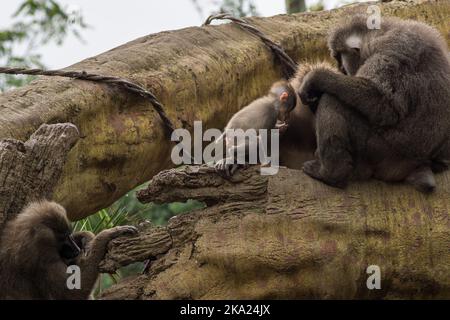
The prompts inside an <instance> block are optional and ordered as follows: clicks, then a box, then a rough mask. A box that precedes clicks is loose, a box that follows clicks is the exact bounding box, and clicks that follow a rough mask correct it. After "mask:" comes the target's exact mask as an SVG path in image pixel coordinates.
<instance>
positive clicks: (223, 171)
mask: <svg viewBox="0 0 450 320" xmlns="http://www.w3.org/2000/svg"><path fill="white" fill-rule="evenodd" d="M214 168H215V169H216V172H217V173H218V174H219V175H221V176H222V177H225V178H230V177H231V176H232V175H233V174H234V173H235V172H236V171H237V169H238V168H239V165H238V164H234V163H227V159H222V160H219V161H218V162H217V163H216V164H215V165H214Z"/></svg>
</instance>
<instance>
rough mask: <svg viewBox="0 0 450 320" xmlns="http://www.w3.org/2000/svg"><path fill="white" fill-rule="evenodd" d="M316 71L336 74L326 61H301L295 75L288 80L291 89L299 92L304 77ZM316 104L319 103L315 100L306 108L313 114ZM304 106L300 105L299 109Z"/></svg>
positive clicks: (334, 69)
mask: <svg viewBox="0 0 450 320" xmlns="http://www.w3.org/2000/svg"><path fill="white" fill-rule="evenodd" d="M317 69H327V70H330V71H332V72H338V70H337V69H336V68H335V67H333V66H332V65H331V64H330V63H329V62H326V61H320V62H308V61H302V62H300V63H299V66H298V68H297V72H296V73H295V76H294V77H293V78H292V79H291V80H290V81H291V85H292V87H293V88H296V89H297V90H299V89H300V88H301V85H302V83H303V80H304V79H305V77H306V75H307V74H308V73H310V72H311V71H314V70H317ZM297 95H298V92H297ZM299 100H300V99H299ZM318 103H319V100H317V101H316V102H315V103H310V104H308V107H309V108H310V110H311V111H312V112H313V113H315V111H316V109H317V105H318ZM305 106H306V105H305V104H303V103H301V105H300V108H302V107H305Z"/></svg>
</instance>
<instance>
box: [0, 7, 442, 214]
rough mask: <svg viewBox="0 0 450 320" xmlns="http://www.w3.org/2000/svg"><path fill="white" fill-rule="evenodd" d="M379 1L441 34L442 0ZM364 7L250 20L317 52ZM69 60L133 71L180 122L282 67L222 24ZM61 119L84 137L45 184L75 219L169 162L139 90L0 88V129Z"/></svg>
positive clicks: (221, 108) (301, 51)
mask: <svg viewBox="0 0 450 320" xmlns="http://www.w3.org/2000/svg"><path fill="white" fill-rule="evenodd" d="M381 6H382V9H383V13H384V14H386V15H396V16H399V17H405V18H414V19H418V20H423V21H426V22H428V23H430V24H432V25H434V26H436V27H437V28H438V29H439V30H440V31H441V32H442V34H444V35H446V36H447V39H450V38H449V37H448V35H449V30H450V26H449V24H448V17H449V15H450V3H449V1H448V0H437V1H408V2H399V1H394V2H390V3H386V4H381ZM366 8H367V4H357V5H352V6H347V7H344V8H342V9H337V10H332V11H325V12H314V13H304V14H296V15H290V16H288V15H279V16H275V17H271V18H251V19H249V21H250V22H251V23H253V24H255V26H257V27H258V28H259V29H261V30H262V31H263V32H264V33H266V34H267V35H268V36H269V37H270V38H271V39H273V40H275V41H277V42H279V43H280V44H281V45H282V46H283V47H284V48H285V49H286V51H287V52H288V54H289V55H291V56H292V57H293V58H294V59H300V58H301V59H308V58H311V59H322V58H325V57H328V50H327V49H326V46H325V36H326V34H327V32H328V30H329V28H330V27H331V26H333V25H335V24H336V23H337V21H338V20H339V19H342V18H345V17H346V16H347V15H348V14H351V13H354V12H365V11H366ZM68 69H70V70H77V71H80V70H86V71H88V72H92V73H99V74H104V75H114V76H120V77H123V78H127V79H130V80H132V81H136V82H137V83H140V84H142V85H143V86H145V87H146V88H148V89H149V90H151V91H152V92H154V93H155V94H156V96H157V97H158V98H159V99H160V100H161V101H162V102H163V103H164V104H165V106H166V109H167V112H168V115H169V116H170V118H171V119H173V121H174V122H175V125H176V126H177V127H181V126H184V127H187V128H190V127H191V125H192V123H193V121H194V120H202V121H203V124H204V126H205V127H216V128H221V127H222V126H223V125H224V124H225V121H226V119H228V118H229V117H230V116H231V114H232V113H234V112H235V111H236V110H237V109H238V108H240V107H242V106H243V105H245V104H247V103H248V102H249V101H251V100H252V99H254V98H256V97H257V96H259V95H261V94H262V93H263V92H265V91H266V90H267V88H268V87H269V86H270V83H271V82H273V81H274V80H277V79H278V78H279V77H280V75H281V73H280V70H279V66H276V65H275V64H274V63H273V57H272V55H271V53H270V51H269V50H268V49H267V48H266V47H264V45H263V44H262V43H261V41H260V40H259V39H257V38H255V37H254V36H252V35H250V34H248V33H247V32H245V31H243V30H241V29H240V28H239V27H237V26H235V25H231V24H226V25H220V26H208V27H192V28H186V29H182V30H177V31H169V32H161V33H158V34H153V35H149V36H146V37H143V38H140V39H137V40H135V41H132V42H130V43H128V44H126V45H123V46H121V47H118V48H116V49H113V50H111V51H108V52H106V53H103V54H101V55H99V56H97V57H93V58H90V59H87V60H85V61H82V62H80V63H77V64H75V65H73V66H71V67H69V68H68ZM61 122H71V123H74V124H75V125H76V126H77V127H78V128H79V130H80V133H81V136H82V137H83V139H80V141H79V142H78V143H77V144H76V146H75V147H74V148H73V149H72V150H71V151H70V152H69V155H68V160H67V163H66V165H65V166H64V169H63V173H62V176H61V179H60V181H59V182H58V184H57V185H56V190H55V193H54V199H55V200H57V201H59V202H61V203H62V204H63V205H64V206H66V208H67V209H68V211H69V212H70V214H71V216H72V218H74V219H76V218H82V217H85V216H87V215H89V214H91V213H93V212H95V211H96V210H97V209H100V208H104V207H106V206H108V205H109V204H111V203H112V202H113V201H114V200H116V199H117V198H119V197H120V196H122V195H123V194H124V193H126V192H128V191H129V190H131V189H132V188H133V187H135V186H137V185H139V184H141V183H143V182H145V181H147V180H149V179H150V178H151V177H152V176H153V175H154V174H155V173H157V172H159V171H161V170H162V169H164V168H167V167H169V166H170V160H169V155H170V150H171V144H170V143H168V142H167V141H165V140H164V138H163V135H162V132H161V128H160V125H159V122H158V118H157V116H156V114H155V112H154V111H153V109H152V107H151V106H150V105H149V104H148V103H147V102H145V101H142V100H141V99H139V98H136V97H133V96H131V95H129V94H126V93H124V92H122V91H119V90H116V89H114V88H111V87H108V86H105V85H98V84H93V83H90V82H84V81H79V80H67V79H60V78H48V77H42V78H40V79H39V80H37V81H35V82H33V83H32V84H31V85H29V86H27V87H25V88H21V89H18V90H14V91H11V92H8V93H6V94H3V95H1V96H0V138H13V139H17V140H22V141H25V140H27V139H28V138H29V136H30V135H31V134H32V133H33V132H34V131H36V130H37V129H38V128H39V127H40V126H41V125H42V124H45V123H47V124H55V123H61Z"/></svg>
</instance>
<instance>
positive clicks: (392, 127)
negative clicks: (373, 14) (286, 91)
mask: <svg viewBox="0 0 450 320" xmlns="http://www.w3.org/2000/svg"><path fill="white" fill-rule="evenodd" d="M349 37H353V38H354V37H356V38H357V41H354V40H355V39H352V41H348V39H349ZM349 42H350V43H356V44H358V43H359V47H358V45H355V46H354V47H351V46H350V47H349ZM328 45H329V48H330V50H331V54H332V56H333V57H334V58H335V59H336V60H337V61H338V64H339V69H340V70H341V71H342V72H343V73H344V74H340V73H335V72H332V71H330V70H326V69H323V70H320V69H318V70H314V71H313V72H311V73H309V74H308V75H307V76H306V77H305V79H304V81H303V84H302V86H301V89H300V92H299V95H300V98H301V99H302V101H303V102H304V103H306V104H313V103H317V101H318V99H320V102H319V107H318V111H317V114H316V128H317V132H316V133H317V139H318V155H319V160H318V161H312V162H308V163H306V164H305V166H304V170H305V172H306V173H307V174H309V175H311V176H312V177H314V178H316V179H319V180H322V181H323V182H325V183H328V184H330V185H334V186H338V187H343V186H345V185H346V183H347V181H348V180H350V179H353V178H362V179H366V178H368V177H371V176H373V177H375V178H378V179H381V180H384V181H406V182H409V183H412V184H413V185H414V186H415V187H416V188H417V189H419V190H420V191H431V190H433V188H434V185H433V183H434V178H433V177H432V173H431V170H433V171H434V172H438V171H442V170H445V169H447V168H448V163H449V160H450V61H449V55H448V48H447V45H446V43H445V41H444V39H443V37H442V36H441V35H440V34H439V32H438V31H437V30H435V29H434V28H432V27H430V26H428V25H426V24H423V23H420V22H416V21H410V20H399V19H395V18H383V20H382V24H381V30H369V29H367V27H366V17H364V16H355V17H354V18H352V19H351V20H350V21H349V22H346V23H342V24H341V25H339V26H338V27H337V28H336V29H334V30H333V31H332V33H331V35H330V37H329V41H328Z"/></svg>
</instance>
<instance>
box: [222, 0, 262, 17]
mask: <svg viewBox="0 0 450 320" xmlns="http://www.w3.org/2000/svg"><path fill="white" fill-rule="evenodd" d="M219 12H220V13H232V14H233V15H234V16H237V17H246V16H257V15H258V11H257V10H256V6H255V4H254V3H253V0H222V4H221V5H220V8H219Z"/></svg>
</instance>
